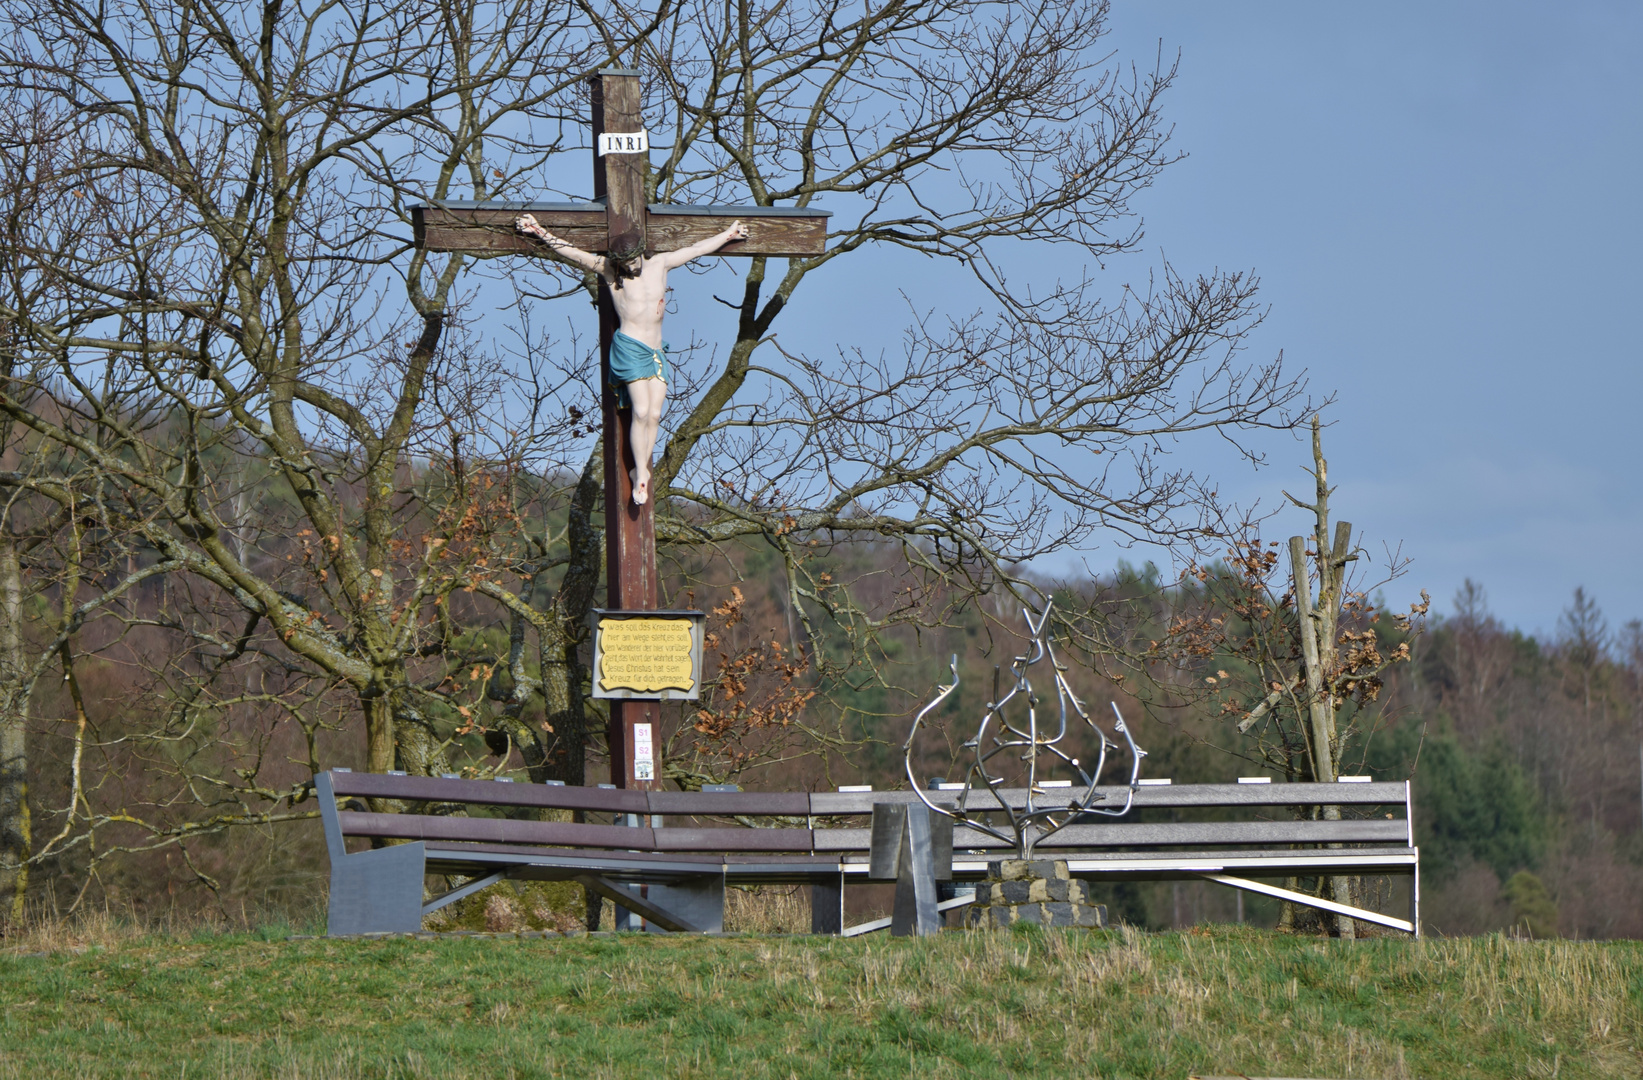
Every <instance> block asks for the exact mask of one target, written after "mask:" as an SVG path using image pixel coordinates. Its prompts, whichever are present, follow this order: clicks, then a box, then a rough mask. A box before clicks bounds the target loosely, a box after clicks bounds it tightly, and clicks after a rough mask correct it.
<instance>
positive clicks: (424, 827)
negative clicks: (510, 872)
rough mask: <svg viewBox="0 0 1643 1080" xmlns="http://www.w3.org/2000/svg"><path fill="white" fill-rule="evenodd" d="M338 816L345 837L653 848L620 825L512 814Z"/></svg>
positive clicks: (641, 832)
mask: <svg viewBox="0 0 1643 1080" xmlns="http://www.w3.org/2000/svg"><path fill="white" fill-rule="evenodd" d="M338 817H339V818H340V819H341V821H342V832H343V835H345V836H375V837H380V838H383V839H394V840H455V841H468V842H472V843H485V844H557V845H563V846H566V847H594V848H616V849H627V848H634V849H637V850H640V851H651V850H654V849H655V846H656V845H655V841H654V840H653V839H652V838H651V830H650V829H645V828H639V829H629V828H625V827H623V826H621V825H579V824H576V823H575V822H568V821H514V820H513V819H511V818H469V817H431V816H428V815H425V814H375V813H363V812H358V811H352V810H346V811H343V812H342V813H341V814H339V815H338Z"/></svg>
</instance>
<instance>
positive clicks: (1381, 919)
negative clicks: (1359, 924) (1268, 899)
mask: <svg viewBox="0 0 1643 1080" xmlns="http://www.w3.org/2000/svg"><path fill="white" fill-rule="evenodd" d="M1203 876H1204V877H1206V878H1208V879H1209V880H1210V881H1215V882H1219V883H1220V884H1222V885H1230V886H1232V887H1233V888H1234V889H1243V890H1245V891H1247V892H1255V893H1261V894H1263V895H1265V896H1276V897H1277V898H1278V899H1280V900H1291V901H1293V902H1295V903H1297V904H1302V905H1304V906H1306V907H1313V908H1317V909H1318V910H1319V911H1328V912H1331V913H1333V914H1335V915H1348V916H1350V917H1352V918H1354V919H1362V920H1363V921H1364V922H1372V923H1379V924H1380V925H1381V926H1390V927H1391V928H1392V929H1394V930H1402V931H1403V932H1404V933H1406V934H1413V933H1415V926H1416V924H1415V923H1413V922H1405V921H1404V920H1403V919H1395V918H1393V917H1392V916H1390V915H1382V914H1381V913H1380V912H1378V911H1369V910H1367V909H1365V908H1360V907H1353V906H1352V905H1350V904H1337V903H1335V902H1334V901H1333V900H1322V899H1319V898H1318V897H1316V896H1310V895H1308V894H1307V893H1303V892H1295V891H1294V890H1293V889H1280V888H1279V887H1278V886H1276V885H1264V884H1262V883H1261V882H1259V881H1249V880H1247V879H1245V878H1236V877H1228V876H1227V875H1226V874H1204V875H1203Z"/></svg>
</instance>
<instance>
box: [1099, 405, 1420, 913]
mask: <svg viewBox="0 0 1643 1080" xmlns="http://www.w3.org/2000/svg"><path fill="white" fill-rule="evenodd" d="M1307 471H1308V472H1309V473H1310V474H1311V476H1312V477H1313V481H1314V487H1313V492H1312V498H1311V501H1307V500H1305V499H1302V498H1298V497H1296V496H1294V495H1290V494H1289V493H1288V492H1285V497H1286V498H1288V499H1289V501H1290V502H1291V503H1293V504H1294V505H1295V506H1297V507H1299V508H1301V509H1303V510H1306V511H1308V512H1310V513H1311V514H1312V516H1313V530H1312V532H1311V534H1310V535H1302V536H1292V537H1290V538H1289V542H1288V544H1287V549H1286V550H1285V551H1284V554H1287V556H1288V558H1287V560H1286V559H1284V558H1282V557H1281V555H1280V552H1279V550H1278V544H1277V542H1275V541H1263V540H1262V539H1261V537H1260V535H1259V533H1258V532H1257V531H1255V529H1254V526H1253V524H1245V525H1243V526H1241V527H1240V528H1239V530H1237V531H1236V532H1234V531H1233V530H1231V529H1228V530H1227V531H1228V532H1232V533H1233V535H1234V542H1233V544H1232V546H1231V547H1230V548H1229V549H1228V550H1227V552H1226V555H1225V559H1224V562H1223V563H1222V564H1221V565H1219V566H1195V567H1190V568H1189V569H1188V571H1187V572H1186V573H1185V574H1184V575H1183V581H1184V582H1186V583H1187V584H1186V585H1185V586H1183V587H1182V588H1180V589H1178V590H1177V591H1176V593H1175V596H1174V598H1173V603H1170V604H1168V605H1167V606H1166V610H1165V613H1164V615H1165V619H1166V625H1164V626H1162V627H1158V626H1156V625H1153V626H1150V627H1148V628H1147V630H1148V631H1149V632H1150V633H1151V635H1152V636H1151V637H1150V638H1149V640H1146V641H1145V642H1144V643H1140V642H1137V643H1133V645H1131V644H1130V643H1127V642H1125V641H1124V640H1122V639H1115V638H1113V637H1108V636H1103V635H1102V634H1100V633H1099V632H1098V631H1099V624H1097V626H1096V631H1097V632H1091V631H1088V630H1086V631H1085V633H1086V634H1087V636H1086V637H1085V641H1086V644H1087V647H1088V648H1090V649H1091V650H1092V652H1093V653H1095V654H1096V655H1098V656H1101V657H1103V658H1104V659H1105V662H1106V663H1107V664H1108V665H1109V667H1110V668H1111V670H1113V671H1114V672H1115V674H1116V675H1118V677H1119V681H1120V682H1121V683H1124V682H1127V683H1128V685H1129V687H1130V688H1131V690H1132V691H1133V692H1138V693H1140V694H1142V695H1143V696H1146V697H1151V698H1153V700H1154V701H1156V702H1157V703H1158V704H1160V705H1174V706H1177V707H1184V708H1185V712H1186V713H1187V714H1189V715H1191V714H1197V715H1203V714H1207V715H1208V716H1209V717H1211V718H1212V719H1214V720H1218V721H1221V722H1222V723H1224V724H1227V725H1230V727H1231V732H1230V734H1231V735H1232V736H1233V737H1232V738H1231V739H1230V740H1224V736H1223V741H1220V743H1219V744H1220V745H1221V746H1222V748H1223V749H1225V750H1227V751H1228V752H1230V753H1233V754H1236V755H1237V756H1239V757H1243V758H1245V759H1247V760H1249V761H1252V762H1254V763H1255V764H1256V765H1257V766H1259V767H1263V768H1268V769H1272V770H1275V771H1276V772H1278V773H1279V774H1280V775H1282V776H1284V777H1285V778H1286V779H1288V780H1290V781H1310V782H1315V783H1324V784H1329V783H1334V782H1335V781H1336V780H1337V779H1339V777H1340V775H1341V770H1342V767H1343V763H1345V762H1347V761H1348V760H1349V759H1352V758H1353V757H1354V755H1357V758H1358V759H1359V760H1361V756H1362V753H1363V748H1364V745H1365V742H1366V740H1367V738H1368V737H1369V736H1370V735H1371V734H1372V733H1373V732H1374V730H1375V729H1376V727H1377V725H1378V723H1379V720H1380V718H1379V715H1378V712H1377V710H1376V709H1375V707H1374V706H1375V703H1376V702H1377V701H1378V700H1379V698H1380V695H1381V691H1382V688H1383V687H1384V685H1385V680H1386V678H1387V676H1388V672H1389V671H1390V670H1391V669H1392V668H1393V667H1394V666H1395V665H1398V664H1403V663H1407V662H1408V661H1409V659H1410V655H1411V652H1410V650H1411V645H1412V643H1413V640H1414V638H1415V637H1417V636H1418V634H1419V632H1420V630H1421V625H1422V624H1421V620H1422V618H1423V617H1424V616H1425V614H1426V612H1427V611H1428V609H1429V608H1430V605H1431V602H1430V598H1429V597H1428V596H1427V595H1426V593H1425V592H1424V591H1422V593H1421V599H1420V602H1419V603H1417V604H1413V605H1411V606H1410V609H1409V611H1408V612H1407V613H1405V614H1402V615H1389V614H1388V613H1385V612H1382V611H1381V610H1379V608H1378V606H1377V601H1376V600H1375V599H1373V597H1374V596H1375V594H1377V593H1378V592H1379V591H1380V590H1381V589H1382V588H1383V587H1384V586H1385V585H1386V584H1388V583H1389V582H1391V581H1392V580H1395V579H1397V578H1398V577H1401V576H1402V575H1403V573H1404V572H1405V571H1406V569H1407V563H1406V561H1405V560H1403V559H1401V558H1400V557H1399V556H1398V555H1396V554H1395V553H1393V554H1390V555H1389V558H1388V560H1387V563H1388V564H1387V566H1386V567H1384V569H1385V572H1386V573H1385V577H1384V578H1382V579H1381V580H1379V581H1373V580H1370V577H1369V575H1368V574H1365V573H1360V574H1358V575H1356V579H1354V576H1353V575H1352V574H1350V573H1349V568H1350V567H1351V565H1352V564H1353V563H1355V562H1359V560H1360V559H1361V557H1362V555H1363V552H1362V550H1361V548H1359V547H1358V546H1357V545H1356V544H1355V543H1354V541H1353V538H1352V525H1351V523H1350V522H1346V521H1333V522H1332V521H1331V517H1330V496H1331V495H1332V494H1333V493H1334V490H1335V489H1334V488H1333V487H1332V486H1331V485H1330V483H1329V463H1328V461H1327V460H1326V459H1325V458H1324V452H1323V428H1322V421H1321V419H1320V418H1319V417H1318V416H1316V415H1315V416H1314V417H1313V418H1312V467H1311V468H1310V469H1309V470H1307ZM1389 633H1390V634H1394V635H1396V636H1397V637H1401V638H1403V640H1401V641H1398V643H1397V644H1396V645H1395V646H1393V647H1391V648H1388V649H1385V651H1383V645H1384V644H1385V642H1384V640H1383V638H1384V636H1385V635H1387V634H1389ZM1127 645H1129V646H1130V647H1126V646H1127ZM1131 675H1134V676H1138V677H1136V678H1131V677H1130V676H1131ZM1300 812H1303V813H1310V814H1313V815H1317V816H1321V817H1323V818H1325V819H1329V820H1338V819H1339V818H1340V815H1341V808H1340V807H1339V806H1318V807H1308V808H1302V809H1301V811H1300ZM1290 887H1291V888H1295V887H1296V884H1295V883H1294V882H1293V881H1292V882H1291V884H1290ZM1319 889H1320V894H1322V892H1324V891H1327V892H1329V893H1330V894H1331V895H1333V896H1334V897H1335V898H1336V899H1337V900H1338V901H1339V902H1341V903H1348V904H1350V903H1352V902H1353V900H1352V899H1351V896H1350V893H1351V881H1350V879H1348V878H1346V877H1335V878H1331V879H1329V880H1328V881H1327V882H1322V881H1321V882H1320V883H1319ZM1294 918H1295V908H1294V905H1292V904H1287V903H1286V905H1285V909H1284V925H1290V924H1292V923H1293V920H1294ZM1336 925H1337V928H1338V931H1339V933H1340V934H1341V935H1342V936H1343V937H1351V936H1353V933H1354V925H1353V921H1352V920H1351V919H1350V918H1349V917H1347V916H1338V917H1337V919H1336Z"/></svg>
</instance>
